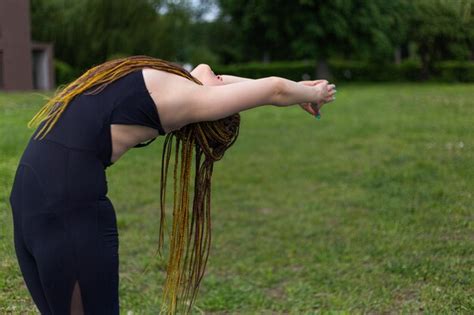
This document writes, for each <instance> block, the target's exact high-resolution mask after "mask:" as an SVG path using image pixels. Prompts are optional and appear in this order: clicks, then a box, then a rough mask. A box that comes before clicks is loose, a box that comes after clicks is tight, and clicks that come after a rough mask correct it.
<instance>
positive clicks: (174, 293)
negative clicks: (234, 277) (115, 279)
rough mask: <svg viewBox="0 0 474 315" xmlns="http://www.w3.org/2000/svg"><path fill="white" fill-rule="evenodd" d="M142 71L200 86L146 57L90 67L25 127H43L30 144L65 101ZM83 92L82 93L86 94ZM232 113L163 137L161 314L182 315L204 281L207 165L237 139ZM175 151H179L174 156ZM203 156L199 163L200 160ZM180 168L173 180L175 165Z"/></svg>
mask: <svg viewBox="0 0 474 315" xmlns="http://www.w3.org/2000/svg"><path fill="white" fill-rule="evenodd" d="M142 68H152V69H157V70H162V71H166V72H170V73H174V74H176V75H179V76H182V77H185V78H187V79H189V80H191V81H194V82H195V83H196V84H201V85H202V83H201V82H200V81H199V80H198V79H196V78H195V77H193V76H192V75H191V74H190V73H189V72H188V71H187V70H185V69H184V68H182V67H181V66H179V65H178V64H175V63H172V62H169V61H165V60H162V59H158V58H153V57H148V56H131V57H126V58H121V59H116V60H111V61H108V62H105V63H103V64H100V65H98V66H95V67H93V68H91V69H89V70H88V71H86V72H85V73H84V74H83V75H81V76H80V77H79V78H77V79H76V80H75V81H73V82H71V83H69V84H68V85H67V86H65V87H64V88H63V89H61V90H59V91H58V92H57V93H56V94H55V95H54V96H53V97H52V98H51V99H49V101H48V102H47V103H46V104H45V105H44V106H43V107H42V108H41V109H40V111H39V112H38V113H37V114H36V115H35V116H34V117H33V118H32V119H31V121H30V122H29V123H28V127H29V128H31V127H32V126H37V125H38V124H40V123H41V122H42V121H45V124H44V125H43V128H42V129H41V130H40V131H39V132H38V133H37V135H36V137H35V138H38V137H39V135H40V134H42V137H41V138H40V139H42V138H43V137H44V136H45V135H46V134H47V133H48V132H49V130H51V128H52V127H53V126H54V124H55V123H56V121H57V120H58V118H59V117H60V116H61V114H62V113H63V112H64V110H65V108H66V107H67V106H68V104H69V103H70V101H71V100H72V99H73V98H74V97H75V96H76V95H78V94H80V93H82V92H85V93H87V94H97V93H99V92H100V91H102V90H103V89H104V88H105V87H106V86H107V85H108V84H109V83H111V82H113V81H115V80H117V79H119V78H121V77H123V76H125V75H127V74H128V73H130V72H132V71H135V70H137V69H142ZM86 90H87V92H86ZM239 126H240V115H239V114H238V113H236V114H233V115H231V116H228V117H225V118H222V119H219V120H216V121H204V122H197V123H192V124H188V125H186V126H183V127H182V128H181V129H179V130H175V131H172V132H170V133H168V134H167V135H166V137H165V140H164V144H163V155H162V165H161V184H160V207H161V214H160V230H159V240H158V252H159V253H160V256H161V250H162V248H163V240H164V232H163V230H164V227H165V201H166V182H167V174H168V166H169V160H170V157H171V154H172V147H173V138H175V140H176V143H175V154H174V156H175V158H174V196H173V222H172V231H171V235H170V239H169V242H170V252H169V258H168V264H167V273H166V280H165V285H164V288H163V304H162V310H161V311H165V312H167V313H170V314H174V313H176V312H177V311H178V310H181V309H182V310H183V312H185V313H188V312H189V311H190V310H191V307H192V305H193V302H194V300H195V297H196V295H197V292H198V289H199V284H200V282H201V279H202V277H203V275H204V271H205V267H206V263H207V259H208V256H209V249H210V244H211V177H212V170H213V163H214V162H215V161H218V160H220V159H221V158H222V157H223V155H224V153H225V151H226V150H227V149H228V148H229V147H230V146H231V145H232V144H233V143H234V142H235V140H236V139H237V136H238V133H239ZM180 149H181V151H180ZM193 149H195V177H194V196H193V201H192V210H191V213H189V184H190V175H191V164H192V155H193ZM203 155H204V158H203ZM179 161H180V163H181V167H180V170H179V174H178V162H179Z"/></svg>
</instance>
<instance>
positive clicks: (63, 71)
mask: <svg viewBox="0 0 474 315" xmlns="http://www.w3.org/2000/svg"><path fill="white" fill-rule="evenodd" d="M54 71H55V75H56V85H57V86H60V85H63V84H66V83H69V82H71V81H73V80H74V79H76V75H77V71H76V70H75V69H74V68H73V67H71V66H70V65H69V64H67V63H65V62H64V61H61V60H59V59H55V60H54Z"/></svg>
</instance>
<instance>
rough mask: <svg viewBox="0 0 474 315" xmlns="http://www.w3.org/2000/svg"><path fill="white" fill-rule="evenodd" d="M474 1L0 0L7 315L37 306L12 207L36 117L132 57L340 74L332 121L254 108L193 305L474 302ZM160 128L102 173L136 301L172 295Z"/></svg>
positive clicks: (331, 308) (232, 162)
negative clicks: (49, 100) (62, 93)
mask: <svg viewBox="0 0 474 315" xmlns="http://www.w3.org/2000/svg"><path fill="white" fill-rule="evenodd" d="M473 12H474V1H472V0H391V1H387V0H370V1H369V0H331V1H317V0H298V1H297V0H286V1H283V0H272V1H270V0H202V1H199V0H192V1H191V0H187V1H184V0H168V1H165V0H162V1H160V0H31V1H28V0H0V314H35V313H37V310H36V307H35V306H34V304H33V302H32V300H31V297H30V295H29V293H28V290H27V288H26V286H25V284H24V281H23V278H22V275H21V273H20V270H19V267H18V263H17V260H16V257H15V251H14V246H13V223H12V216H11V208H10V205H9V202H8V197H9V194H10V189H11V186H12V182H13V178H14V175H15V171H16V169H17V165H18V161H19V159H20V157H21V154H22V152H23V149H24V148H25V146H26V144H27V141H28V139H29V137H30V136H31V134H32V133H33V130H32V129H28V128H27V122H28V121H29V120H30V119H31V118H32V117H33V115H34V114H35V113H36V112H37V111H38V110H39V109H40V108H41V106H43V104H44V102H45V98H44V96H46V97H47V96H51V95H52V93H53V91H54V90H55V89H56V88H57V87H59V86H60V85H62V84H65V83H67V82H70V81H71V80H73V79H75V78H76V77H77V76H78V75H80V74H81V73H83V72H84V71H85V70H87V69H88V68H90V67H92V66H94V65H97V64H100V63H102V62H104V61H106V60H110V59H113V58H117V57H123V56H128V55H137V54H146V55H150V56H154V57H158V58H162V59H167V60H170V61H174V62H177V63H180V64H182V65H184V66H185V67H187V68H188V69H191V68H192V67H194V66H196V65H198V64H200V63H207V64H209V65H211V67H212V68H213V70H214V72H215V73H216V74H234V75H239V76H244V77H251V78H258V77H263V76H281V77H285V78H289V79H293V80H302V79H319V78H327V79H329V80H331V81H333V82H336V83H337V90H338V92H337V100H336V101H334V102H331V103H330V104H327V105H325V106H324V108H323V109H322V111H321V114H322V118H321V120H316V119H315V118H314V117H312V116H310V115H308V113H307V112H305V111H303V110H302V109H301V108H300V107H299V106H288V107H282V108H276V107H274V106H261V107H258V108H254V109H252V110H246V111H243V112H241V127H240V131H239V138H238V139H237V141H236V142H235V144H234V145H233V146H232V147H231V148H229V150H228V152H226V154H225V156H224V158H223V159H222V160H220V161H219V162H217V163H216V164H215V167H214V172H213V182H212V246H211V252H210V256H209V261H208V264H207V271H206V275H205V276H204V278H203V280H202V283H201V288H200V291H199V295H198V298H197V300H196V305H195V308H194V309H193V313H194V314H319V313H325V312H328V313H343V314H346V313H349V314H350V313H357V314H359V313H363V314H366V313H367V314H398V313H403V314H420V313H433V314H473V313H474V304H473V301H474V300H473V296H474V269H473V266H474V246H473V241H474V238H473V236H474V220H473V219H474V162H473V161H474V16H473ZM78 132H80V130H79V131H78ZM163 141H164V137H159V139H157V141H155V142H154V143H153V144H152V145H150V146H148V147H147V148H146V149H145V148H144V149H140V150H129V151H128V152H127V154H125V155H124V156H123V157H121V158H120V161H118V163H116V164H114V166H113V167H111V168H108V169H107V178H108V186H109V190H108V196H109V198H110V199H111V200H112V202H113V204H114V207H115V210H116V213H117V225H118V229H119V235H120V248H119V251H120V304H121V313H122V314H126V315H136V314H157V313H158V310H159V308H160V303H161V294H162V292H161V290H162V285H163V283H164V276H165V274H166V260H165V259H163V258H160V257H158V256H156V255H155V254H156V247H157V243H158V226H159V217H160V216H159V211H160V202H159V191H160V188H159V183H160V180H161V166H162V165H161V157H162V144H163V143H162V142H163ZM170 167H171V168H172V167H173V165H171V166H170ZM53 175H54V174H53ZM168 182H169V185H170V187H169V188H168V189H169V190H168V191H171V189H172V187H171V184H172V180H171V178H170V180H169V181H168ZM168 195H170V194H168ZM171 206H172V204H171V200H168V203H167V209H168V210H167V211H168V212H167V221H168V224H169V223H170V222H171V209H170V207H171ZM165 241H166V242H165V258H166V257H167V256H166V248H167V245H168V243H167V239H165ZM146 267H148V269H147V271H146V272H143V270H144V269H145V268H146Z"/></svg>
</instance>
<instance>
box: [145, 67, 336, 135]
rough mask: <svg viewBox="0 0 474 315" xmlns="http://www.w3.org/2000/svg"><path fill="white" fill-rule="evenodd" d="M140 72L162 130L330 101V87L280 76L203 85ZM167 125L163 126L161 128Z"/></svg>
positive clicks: (331, 94)
mask: <svg viewBox="0 0 474 315" xmlns="http://www.w3.org/2000/svg"><path fill="white" fill-rule="evenodd" d="M150 71H151V72H149V73H150V75H147V73H148V71H147V72H144V74H145V78H147V77H149V79H147V80H146V81H148V82H150V83H149V84H147V86H148V85H149V86H148V88H149V90H150V92H151V94H152V98H153V99H154V100H155V103H156V104H157V108H158V111H159V114H160V118H161V120H162V124H163V125H164V128H165V130H175V129H179V128H181V127H182V126H184V125H187V124H189V123H194V122H199V121H213V120H217V119H221V118H224V117H227V116H230V115H232V114H235V113H238V112H241V111H244V110H247V109H250V108H254V107H258V106H262V105H275V106H289V105H293V104H299V103H304V102H310V103H318V104H324V103H327V102H330V101H332V96H333V94H334V92H333V89H332V86H333V85H328V82H327V81H324V82H321V83H320V84H317V85H315V86H306V85H303V84H299V83H296V82H294V81H291V80H287V79H284V78H280V77H267V78H261V79H256V80H248V81H242V82H238V83H234V84H226V85H215V86H212V85H211V86H206V85H199V84H196V83H194V82H192V81H190V80H188V79H185V78H183V77H180V76H177V75H174V74H169V73H163V72H161V71H156V70H150ZM165 126H167V127H165Z"/></svg>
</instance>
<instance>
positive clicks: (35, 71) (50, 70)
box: [0, 0, 55, 91]
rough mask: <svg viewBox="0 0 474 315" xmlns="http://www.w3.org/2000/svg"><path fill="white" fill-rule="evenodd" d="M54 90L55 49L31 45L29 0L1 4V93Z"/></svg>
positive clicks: (12, 0)
mask: <svg viewBox="0 0 474 315" xmlns="http://www.w3.org/2000/svg"><path fill="white" fill-rule="evenodd" d="M54 87H55V83H54V67H53V45H52V44H51V43H39V42H34V41H31V32H30V3H29V0H0V90H4V91H13V90H16V91H18V90H33V89H38V90H50V89H54Z"/></svg>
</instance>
